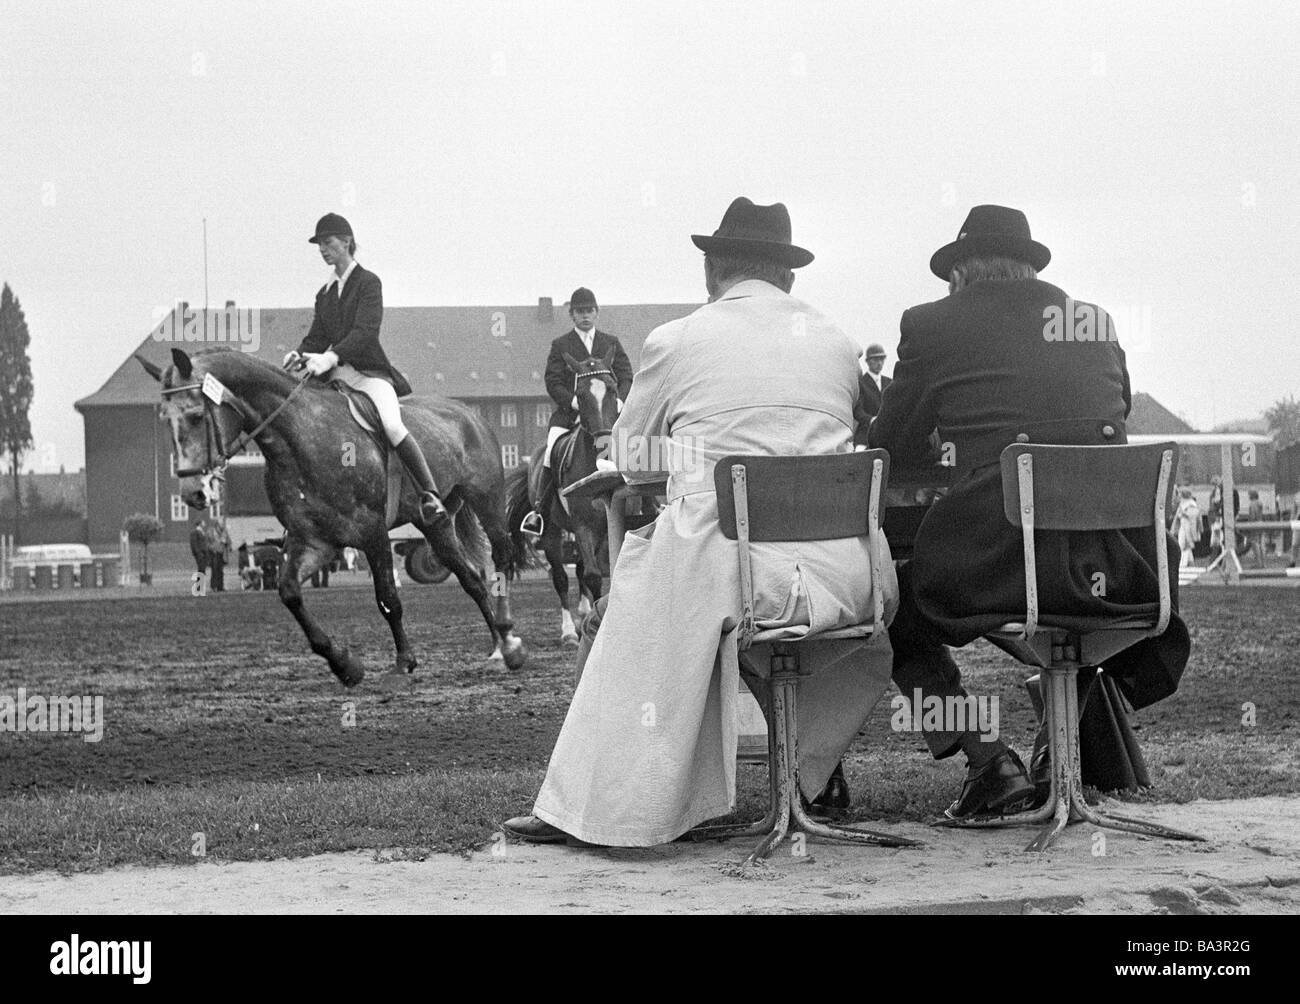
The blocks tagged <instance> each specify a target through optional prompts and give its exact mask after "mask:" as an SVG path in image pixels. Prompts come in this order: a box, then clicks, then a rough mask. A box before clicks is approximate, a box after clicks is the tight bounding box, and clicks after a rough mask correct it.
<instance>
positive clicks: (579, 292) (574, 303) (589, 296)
mask: <svg viewBox="0 0 1300 1004" xmlns="http://www.w3.org/2000/svg"><path fill="white" fill-rule="evenodd" d="M595 306H596V294H595V293H593V292H592V291H591V290H589V289H588V288H587V287H586V286H579V287H578V288H577V289H575V290H574V291H573V295H572V296H571V297H569V309H570V310H577V309H578V308H579V307H595ZM596 309H597V310H599V309H600V308H599V307H596Z"/></svg>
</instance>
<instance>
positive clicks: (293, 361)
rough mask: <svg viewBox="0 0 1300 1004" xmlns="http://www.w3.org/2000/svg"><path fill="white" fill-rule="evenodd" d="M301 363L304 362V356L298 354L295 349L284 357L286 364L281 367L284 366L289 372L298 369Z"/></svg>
mask: <svg viewBox="0 0 1300 1004" xmlns="http://www.w3.org/2000/svg"><path fill="white" fill-rule="evenodd" d="M301 362H302V356H300V355H299V354H298V350H297V349H294V350H293V351H292V352H290V353H288V354H287V355H286V356H285V357H284V362H283V363H281V364H280V365H282V366H283V367H284V368H285V369H287V370H291V369H297V368H298V365H299V363H301Z"/></svg>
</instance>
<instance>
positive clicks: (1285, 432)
mask: <svg viewBox="0 0 1300 1004" xmlns="http://www.w3.org/2000/svg"><path fill="white" fill-rule="evenodd" d="M1264 419H1265V421H1267V422H1268V427H1269V428H1270V429H1273V430H1274V431H1275V432H1276V433H1277V446H1278V449H1285V448H1286V447H1288V446H1290V445H1291V444H1292V443H1300V401H1297V400H1296V399H1295V398H1294V397H1284V398H1282V400H1280V401H1278V402H1277V403H1276V404H1275V405H1273V407H1271V408H1269V409H1268V411H1266V412H1264Z"/></svg>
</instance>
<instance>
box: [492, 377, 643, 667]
mask: <svg viewBox="0 0 1300 1004" xmlns="http://www.w3.org/2000/svg"><path fill="white" fill-rule="evenodd" d="M564 361H565V362H566V363H567V364H568V366H569V369H570V370H571V371H572V372H573V377H574V386H575V394H576V396H577V398H578V428H577V429H576V430H575V431H574V432H573V433H571V434H570V435H571V436H572V437H573V440H572V452H569V451H568V444H567V443H566V441H565V440H564V439H561V440H560V441H559V442H558V443H556V446H555V456H554V458H553V460H554V464H555V466H554V467H553V468H552V471H551V473H552V474H553V475H554V477H555V483H556V485H557V486H558V487H559V489H560V491H563V490H564V489H565V488H567V487H568V486H569V485H571V484H573V483H574V482H575V481H580V480H581V479H582V478H585V477H586V476H587V475H588V474H593V473H595V471H596V469H597V465H596V460H597V458H598V457H607V455H608V452H609V449H608V447H609V436H610V430H611V429H612V428H613V426H614V421H615V420H616V419H617V418H618V383H617V381H616V378H615V376H614V370H613V365H614V354H613V352H610V353H609V355H608V356H606V357H605V358H600V357H593V358H591V359H583V360H581V361H579V360H577V359H574V358H573V357H572V356H568V355H566V356H565V357H564ZM545 450H546V447H545V446H542V447H539V448H538V449H537V450H536V451H535V452H534V453H533V456H532V460H531V462H530V467H521V468H519V469H518V470H517V471H512V472H511V474H510V477H509V479H508V481H507V484H506V497H507V502H506V524H507V525H508V526H509V527H510V533H511V535H512V537H513V538H514V544H515V550H516V552H517V553H518V554H521V555H522V554H524V553H526V552H525V550H524V549H525V548H526V547H527V546H528V544H527V542H526V541H525V540H524V536H523V534H522V533H521V531H520V530H519V525H520V523H521V522H522V521H523V518H524V516H525V515H527V514H528V511H529V510H530V509H532V508H533V507H534V506H535V505H536V504H537V497H536V494H535V493H536V490H537V489H536V484H535V482H536V479H535V478H532V477H530V476H529V472H530V470H532V471H536V470H537V468H538V465H540V464H541V462H542V454H543V453H544V452H545ZM542 519H543V521H544V527H543V530H542V536H541V539H540V541H539V542H538V543H539V545H540V546H541V549H542V553H544V554H545V555H546V561H547V564H549V565H550V566H551V582H552V583H553V584H554V586H555V591H556V593H558V594H559V597H560V641H561V642H562V643H563V644H565V645H567V646H571V647H572V646H576V645H577V644H578V634H577V631H575V630H574V624H573V614H572V612H571V611H570V610H569V576H568V575H566V574H565V571H564V537H563V534H564V531H566V530H567V531H569V532H570V533H572V534H573V536H574V538H575V540H576V541H577V544H578V560H577V563H576V564H575V566H574V571H575V572H576V573H577V576H578V591H579V593H580V596H581V598H580V601H579V607H578V613H579V614H580V615H581V614H585V613H586V612H587V611H588V610H589V609H590V606H591V604H593V603H595V602H596V600H597V599H599V597H600V580H601V576H602V574H603V575H608V574H609V548H608V546H607V544H606V541H607V537H606V520H605V513H604V511H603V510H601V509H599V508H597V507H595V506H593V505H591V504H590V503H587V502H579V503H577V504H575V505H574V506H573V509H572V511H569V512H566V511H565V509H564V506H563V504H562V503H561V502H560V500H559V495H558V493H556V494H554V495H553V496H552V497H551V500H550V504H549V505H547V506H546V508H545V511H544V512H543V513H542Z"/></svg>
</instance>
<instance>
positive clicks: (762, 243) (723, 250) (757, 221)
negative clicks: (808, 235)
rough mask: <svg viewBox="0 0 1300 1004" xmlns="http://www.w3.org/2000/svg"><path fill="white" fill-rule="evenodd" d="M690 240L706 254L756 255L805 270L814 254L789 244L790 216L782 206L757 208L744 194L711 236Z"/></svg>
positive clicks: (692, 236) (701, 236) (697, 236)
mask: <svg viewBox="0 0 1300 1004" xmlns="http://www.w3.org/2000/svg"><path fill="white" fill-rule="evenodd" d="M691 240H692V241H693V242H694V243H695V246H696V247H697V248H699V249H700V250H701V251H703V252H704V253H705V254H708V253H709V252H714V253H716V254H727V253H728V252H733V253H737V254H749V255H755V256H757V257H759V258H766V259H769V260H771V261H775V262H778V263H780V264H782V265H784V266H785V267H786V268H802V267H803V266H804V265H807V264H808V263H809V262H810V261H812V260H813V255H812V252H811V251H805V250H804V249H803V248H801V247H796V246H795V245H793V244H791V243H790V213H789V211H788V210H787V209H786V208H785V206H784V205H783V204H782V203H780V202H778V203H776V204H774V205H771V206H756V205H754V203H752V202H750V201H749V200H748V199H747V198H745V197H744V196H743V195H742V196H741V197H740V198H738V199H736V200H735V201H734V202H732V204H731V205H729V206H728V207H727V212H726V213H725V214H724V215H723V217H722V223H721V224H720V225H719V226H718V229H717V230H715V231H714V232H713V236H712V237H705V236H703V235H701V234H692V235H691Z"/></svg>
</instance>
